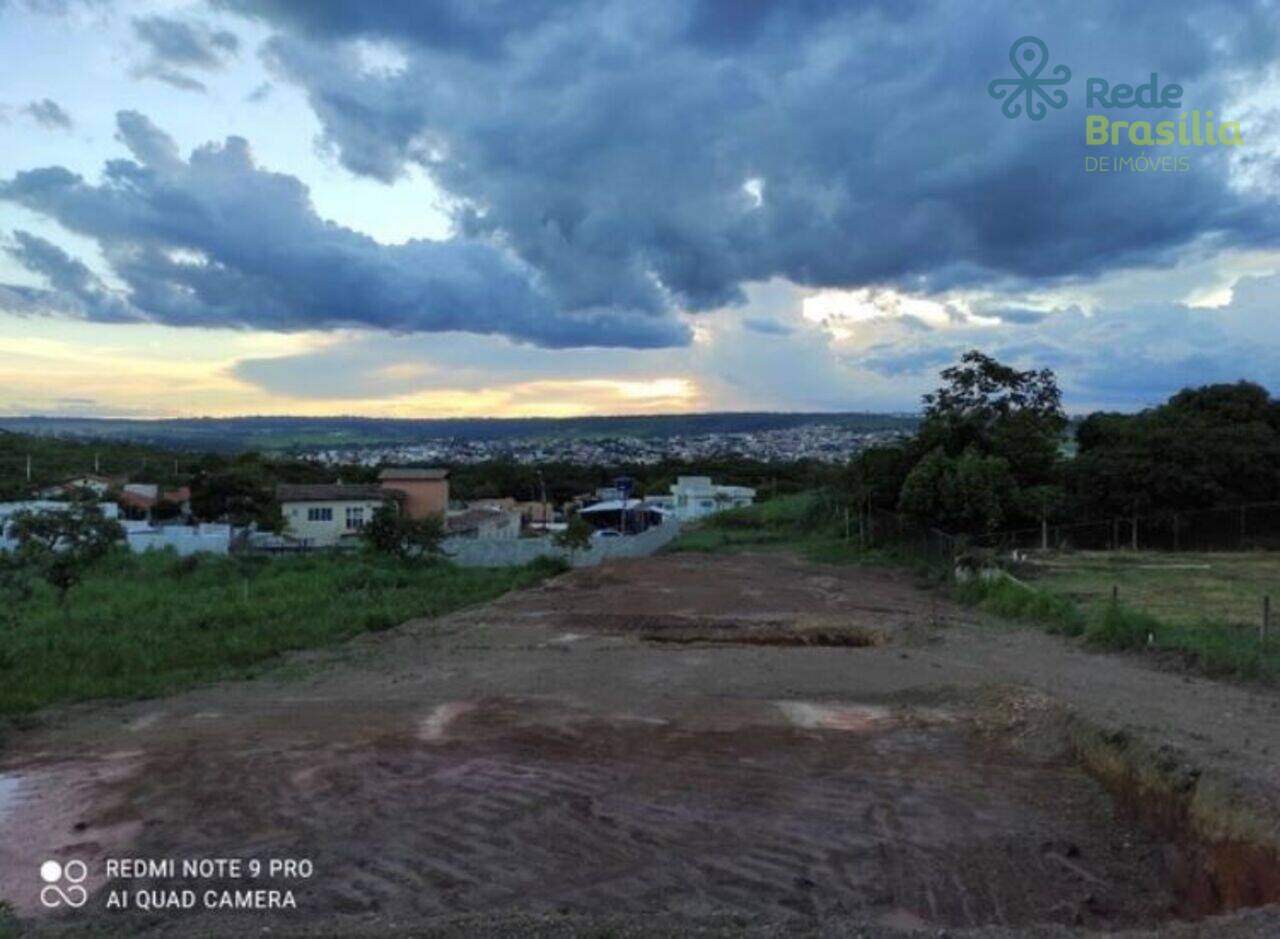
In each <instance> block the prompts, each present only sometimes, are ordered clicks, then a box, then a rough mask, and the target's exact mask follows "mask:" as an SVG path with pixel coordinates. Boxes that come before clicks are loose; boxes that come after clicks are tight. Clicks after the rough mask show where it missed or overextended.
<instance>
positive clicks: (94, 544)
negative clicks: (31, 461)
mask: <svg viewBox="0 0 1280 939" xmlns="http://www.w3.org/2000/svg"><path fill="white" fill-rule="evenodd" d="M9 537H10V538H12V539H13V540H14V541H15V542H16V543H17V549H16V551H15V556H16V558H17V560H18V562H19V563H20V564H22V565H23V566H24V567H26V568H27V569H29V570H31V571H33V572H35V573H36V574H37V575H38V576H40V577H42V578H44V580H45V581H46V582H47V583H48V584H49V585H50V586H51V587H53V589H54V590H56V591H57V592H58V602H59V603H60V604H61V603H65V602H66V598H67V592H68V591H69V590H70V589H71V588H72V587H74V586H75V585H76V584H78V583H79V582H80V581H81V580H82V579H83V578H84V575H85V572H86V571H87V570H88V569H89V567H90V566H91V565H92V564H93V563H94V562H95V561H97V560H98V559H99V558H101V557H102V556H103V555H104V554H106V553H107V552H108V551H110V550H111V546H112V545H113V544H115V543H116V542H117V541H119V540H120V539H122V538H123V537H124V529H123V528H121V527H120V525H119V523H117V522H115V521H113V520H111V519H108V518H106V517H104V516H103V514H102V512H101V510H99V508H98V507H97V505H95V504H93V503H91V502H83V501H82V502H73V503H69V504H68V506H67V508H65V509H58V510H55V511H41V512H35V511H29V510H27V511H21V512H16V513H14V515H13V516H12V517H11V518H10V520H9Z"/></svg>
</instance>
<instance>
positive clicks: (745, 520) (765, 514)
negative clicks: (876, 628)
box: [667, 492, 916, 563]
mask: <svg viewBox="0 0 1280 939" xmlns="http://www.w3.org/2000/svg"><path fill="white" fill-rule="evenodd" d="M667 550H668V551H682V552H683V551H692V552H700V553H707V554H734V553H740V552H744V551H751V552H757V551H790V552H794V553H797V554H800V555H802V556H803V557H805V558H808V559H809V560H811V561H820V562H828V563H840V562H853V561H885V562H889V561H896V562H901V563H912V562H913V561H915V560H916V559H914V558H912V557H911V556H910V555H908V554H906V553H903V552H900V551H895V550H893V549H874V550H867V551H863V550H861V549H860V548H859V546H858V533H857V529H856V521H855V522H854V523H853V524H852V525H851V527H850V529H849V531H848V532H846V529H845V519H844V514H843V509H841V508H839V507H837V506H835V505H834V504H832V503H831V502H830V501H829V500H827V499H824V498H823V497H822V496H821V495H819V494H818V493H813V492H802V493H798V494H796V495H789V496H780V497H779V498H776V499H771V500H769V501H768V502H760V503H757V504H756V505H753V506H749V507H747V508H743V509H728V510H726V511H724V512H718V513H716V514H715V515H712V516H709V517H707V518H706V519H704V520H702V521H701V522H699V523H698V524H697V525H695V526H693V527H690V528H688V529H687V530H686V531H684V532H683V533H682V534H681V535H680V537H679V538H677V539H676V540H675V541H674V542H672V543H671V545H670V547H668V549H667Z"/></svg>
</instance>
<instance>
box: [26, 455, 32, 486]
mask: <svg viewBox="0 0 1280 939" xmlns="http://www.w3.org/2000/svg"><path fill="white" fill-rule="evenodd" d="M27 482H31V454H30V453H28V454H27Z"/></svg>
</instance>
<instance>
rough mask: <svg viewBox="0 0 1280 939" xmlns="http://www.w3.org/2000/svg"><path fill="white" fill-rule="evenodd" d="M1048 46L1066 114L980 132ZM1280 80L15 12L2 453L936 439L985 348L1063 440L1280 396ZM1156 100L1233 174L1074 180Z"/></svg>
mask: <svg viewBox="0 0 1280 939" xmlns="http://www.w3.org/2000/svg"><path fill="white" fill-rule="evenodd" d="M1025 36H1035V37H1040V39H1042V40H1043V41H1044V43H1045V45H1046V48H1047V49H1048V50H1049V52H1050V56H1051V61H1052V63H1054V65H1057V64H1058V63H1063V64H1065V65H1069V66H1070V72H1071V74H1072V76H1074V77H1073V79H1072V80H1073V82H1075V84H1074V85H1072V86H1071V89H1070V90H1071V95H1070V100H1069V101H1068V102H1067V103H1065V104H1064V105H1063V106H1062V107H1060V108H1054V109H1052V110H1050V112H1049V113H1048V114H1046V115H1044V116H1043V118H1042V119H1039V120H1036V121H1031V120H1027V119H1010V118H1009V117H1007V116H1006V115H1005V114H1004V113H1002V110H1001V104H1000V102H997V101H993V99H992V97H991V96H990V95H989V94H988V84H989V83H990V82H991V81H992V80H993V79H1002V78H1007V77H1008V76H1009V75H1011V74H1013V73H1012V72H1011V65H1010V60H1009V54H1010V47H1011V43H1013V42H1014V41H1015V40H1017V39H1019V37H1025ZM1278 44H1280V11H1278V10H1277V8H1276V7H1274V5H1271V4H1267V3H1263V2H1257V3H1230V2H1227V0H1210V2H1207V3H1206V2H1195V3H1192V2H1191V0H1186V2H1175V3H1172V4H1164V5H1161V6H1160V7H1158V8H1156V7H1152V8H1150V9H1146V8H1133V7H1128V6H1126V7H1124V8H1123V9H1122V8H1120V7H1119V6H1117V5H1115V4H1111V3H1107V2H1103V0H1092V2H1089V0H1086V2H1073V3H1067V2H1058V3H1046V4H1037V5H1035V7H1034V8H1032V7H1028V6H1027V5H1026V4H1019V3H1014V2H1012V0H1006V2H995V3H991V4H984V5H981V6H976V5H960V4H948V3H944V2H941V0H933V2H928V0H926V2H921V3H916V4H906V3H898V2H892V3H890V2H883V3H868V4H859V5H846V4H802V3H795V4H787V3H779V4H743V3H736V2H728V0H696V2H694V0H690V2H685V0H669V2H658V3H639V2H635V0H593V2H586V0H568V2H564V3H559V2H557V3H551V4H544V3H538V2H510V3H505V4H504V3H492V4H481V5H477V4H474V3H470V2H466V0H441V2H437V3H430V4H345V5H344V4H324V3H315V2H310V0H271V2H253V0H134V2H129V3H125V2H120V0H7V2H5V0H0V144H2V145H0V415H19V414H44V415H71V416H102V417H137V418H166V417H194V416H233V415H246V414H272V415H299V416H308V415H311V416H329V415H338V414H360V415H367V416H374V417H446V416H457V417H477V416H551V417H555V416H578V415H588V414H600V415H607V414H619V415H622V414H652V413H686V412H707V411H752V410H770V411H793V412H794V411H806V412H807V411H827V412H844V411H871V412H910V411H914V410H916V409H917V408H918V406H919V397H920V395H921V394H922V393H924V392H925V391H927V390H929V389H930V388H932V387H933V386H934V385H935V384H936V383H937V372H938V370H939V369H940V368H943V367H945V366H946V365H947V364H949V363H950V362H952V361H954V360H955V359H956V358H957V357H958V355H959V354H960V353H961V352H962V351H964V350H966V349H969V348H979V349H982V350H984V351H986V352H988V353H990V354H993V355H995V356H997V357H998V358H1000V359H1002V360H1004V361H1008V362H1009V363H1011V364H1014V365H1017V366H1019V367H1027V368H1029V367H1049V368H1053V369H1054V370H1055V371H1056V372H1057V374H1058V375H1059V378H1060V381H1061V383H1062V386H1063V391H1064V400H1065V404H1066V406H1067V408H1068V410H1070V411H1072V412H1073V413H1084V412H1088V411H1091V410H1095V409H1116V410H1134V409H1137V408H1141V407H1144V406H1148V405H1153V404H1157V403H1159V402H1160V401H1162V400H1164V399H1165V398H1166V397H1168V396H1169V395H1170V394H1171V393H1173V392H1175V391H1177V390H1178V389H1179V388H1181V387H1183V386H1186V385H1197V384H1204V383H1210V382H1220V381H1235V380H1238V379H1241V378H1248V379H1252V380H1255V381H1259V382H1261V383H1263V384H1266V385H1268V386H1269V387H1270V388H1272V389H1273V390H1277V391H1280V328H1277V326H1276V321H1275V317H1276V314H1277V310H1278V309H1280V303H1278V302H1277V301H1278V300H1280V205H1278V204H1277V197H1278V196H1280V175H1277V172H1276V169H1275V167H1276V166H1277V165H1280V163H1277V159H1276V158H1277V156H1280V112H1278V111H1277V110H1276V109H1275V107H1274V101H1275V100H1277V97H1278V96H1280V72H1277V69H1276V66H1275V63H1276V62H1277V61H1278V60H1280V54H1278V53H1280V50H1278V49H1277V45H1278ZM1153 73H1158V75H1159V84H1160V87H1162V88H1165V87H1167V86H1168V85H1169V84H1170V83H1174V82H1176V83H1177V84H1178V85H1180V86H1181V87H1182V89H1183V91H1182V96H1181V101H1182V106H1183V107H1185V108H1186V109H1188V110H1190V109H1194V110H1196V111H1200V112H1205V113H1207V112H1208V111H1213V112H1214V114H1215V115H1216V119H1217V120H1218V121H1219V123H1221V122H1222V121H1225V120H1227V119H1230V120H1233V121H1236V122H1238V123H1239V126H1240V129H1241V133H1242V136H1243V140H1244V143H1243V144H1242V145H1240V146H1233V147H1229V148H1224V147H1217V148H1194V147H1188V148H1180V147H1178V146H1173V147H1158V148H1154V149H1158V150H1160V151H1162V153H1161V154H1160V155H1165V154H1164V153H1163V151H1170V153H1172V154H1175V155H1177V156H1180V157H1181V156H1185V157H1186V160H1185V169H1181V168H1179V169H1178V170H1177V171H1176V172H1164V171H1160V172H1156V171H1152V172H1144V173H1137V172H1132V171H1125V172H1112V173H1106V174H1103V173H1098V172H1092V171H1086V166H1087V164H1086V161H1085V158H1086V157H1087V156H1090V155H1093V156H1097V155H1098V154H1099V153H1100V152H1101V149H1100V148H1098V147H1088V146H1086V143H1085V136H1084V124H1085V117H1086V116H1087V115H1088V114H1089V113H1090V112H1089V110H1088V105H1087V103H1086V100H1085V96H1084V94H1083V93H1082V89H1083V87H1084V85H1083V83H1084V81H1085V80H1086V78H1087V77H1088V76H1095V75H1097V76H1105V77H1106V78H1107V79H1108V80H1109V81H1110V82H1111V83H1112V85H1116V84H1118V83H1121V82H1132V83H1135V84H1136V83H1138V82H1140V81H1146V80H1148V78H1149V76H1150V75H1152V74H1153ZM1116 113H1117V114H1120V115H1121V116H1124V115H1125V114H1129V116H1130V117H1133V116H1138V115H1137V112H1132V113H1130V112H1116ZM1170 114H1173V115H1174V116H1176V112H1169V113H1166V112H1163V111H1161V112H1155V111H1152V112H1150V114H1147V113H1143V114H1142V115H1140V116H1141V117H1143V119H1146V118H1147V117H1152V118H1153V119H1157V118H1159V119H1162V118H1164V117H1168V116H1170ZM1113 116H1114V115H1113ZM1104 149H1106V150H1107V153H1106V155H1108V156H1115V157H1123V156H1125V155H1135V154H1140V153H1142V152H1144V151H1143V148H1141V147H1136V146H1132V145H1129V144H1124V143H1121V144H1120V145H1118V146H1116V147H1115V148H1104ZM1113 150H1114V152H1112V151H1113ZM1180 165H1181V164H1179V166H1180Z"/></svg>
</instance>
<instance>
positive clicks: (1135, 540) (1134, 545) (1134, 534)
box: [1133, 515, 1138, 551]
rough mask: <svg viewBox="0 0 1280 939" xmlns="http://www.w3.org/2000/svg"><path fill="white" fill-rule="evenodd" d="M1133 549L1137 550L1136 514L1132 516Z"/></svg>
mask: <svg viewBox="0 0 1280 939" xmlns="http://www.w3.org/2000/svg"><path fill="white" fill-rule="evenodd" d="M1133 550H1134V551H1137V550H1138V516H1136V515H1135V516H1134V517H1133Z"/></svg>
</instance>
